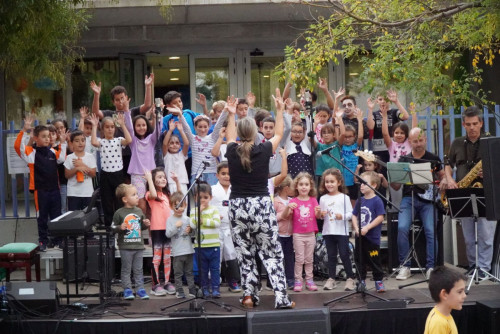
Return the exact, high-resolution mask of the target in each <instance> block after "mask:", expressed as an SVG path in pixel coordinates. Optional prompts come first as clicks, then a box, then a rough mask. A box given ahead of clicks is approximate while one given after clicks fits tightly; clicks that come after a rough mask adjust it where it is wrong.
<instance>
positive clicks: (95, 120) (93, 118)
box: [90, 114, 99, 127]
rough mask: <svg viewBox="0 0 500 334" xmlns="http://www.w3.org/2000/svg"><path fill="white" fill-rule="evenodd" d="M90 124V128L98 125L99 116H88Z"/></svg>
mask: <svg viewBox="0 0 500 334" xmlns="http://www.w3.org/2000/svg"><path fill="white" fill-rule="evenodd" d="M90 123H92V127H97V126H98V125H99V116H97V115H96V114H92V115H90Z"/></svg>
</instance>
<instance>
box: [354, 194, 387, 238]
mask: <svg viewBox="0 0 500 334" xmlns="http://www.w3.org/2000/svg"><path fill="white" fill-rule="evenodd" d="M359 201H361V205H360V207H361V219H360V221H359V224H360V226H361V227H364V226H366V225H368V224H370V223H371V222H372V221H373V220H375V218H377V217H378V216H380V215H384V214H385V208H384V202H382V200H381V199H380V197H378V196H375V197H372V198H370V199H365V198H364V197H361V198H359V199H358V200H357V201H356V205H355V206H354V210H352V215H353V216H356V217H357V216H358V205H359V203H358V202H359ZM381 231H382V223H380V224H378V225H377V226H376V227H374V228H372V229H371V230H369V231H368V233H366V235H365V237H366V238H367V239H368V240H370V242H372V243H374V244H376V245H379V246H380V234H381Z"/></svg>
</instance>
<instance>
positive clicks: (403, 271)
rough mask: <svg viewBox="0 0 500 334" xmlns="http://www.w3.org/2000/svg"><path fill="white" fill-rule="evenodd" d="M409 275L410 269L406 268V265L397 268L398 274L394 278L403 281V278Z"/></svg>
mask: <svg viewBox="0 0 500 334" xmlns="http://www.w3.org/2000/svg"><path fill="white" fill-rule="evenodd" d="M410 276H411V271H410V268H408V267H403V268H401V269H400V270H399V274H398V276H396V279H397V280H401V281H403V280H405V279H408V278H410Z"/></svg>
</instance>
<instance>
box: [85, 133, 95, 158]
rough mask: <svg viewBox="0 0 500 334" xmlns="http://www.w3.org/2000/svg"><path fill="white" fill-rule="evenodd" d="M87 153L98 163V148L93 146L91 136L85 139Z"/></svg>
mask: <svg viewBox="0 0 500 334" xmlns="http://www.w3.org/2000/svg"><path fill="white" fill-rule="evenodd" d="M85 152H88V153H90V154H92V155H93V156H94V159H96V161H97V147H95V146H92V143H91V137H90V136H88V137H85Z"/></svg>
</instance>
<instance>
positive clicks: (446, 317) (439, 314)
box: [424, 266, 467, 334]
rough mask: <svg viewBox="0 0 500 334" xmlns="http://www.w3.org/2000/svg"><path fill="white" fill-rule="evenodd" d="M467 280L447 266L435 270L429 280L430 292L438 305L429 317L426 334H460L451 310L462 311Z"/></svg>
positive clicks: (426, 323) (426, 322)
mask: <svg viewBox="0 0 500 334" xmlns="http://www.w3.org/2000/svg"><path fill="white" fill-rule="evenodd" d="M466 279H467V278H466V277H464V275H462V274H460V273H459V272H457V271H455V270H453V269H450V268H447V267H445V266H439V267H436V268H434V270H433V271H432V272H431V275H430V278H429V291H430V293H431V297H432V299H433V300H434V301H435V302H436V303H437V304H436V306H434V308H433V309H432V310H431V311H430V312H429V315H428V316H427V320H426V321H425V331H424V334H438V333H452V334H458V329H457V326H456V325H455V321H454V320H453V317H452V316H451V310H461V309H462V305H463V303H464V301H465V298H466V297H467V295H466V293H465V281H466Z"/></svg>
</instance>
